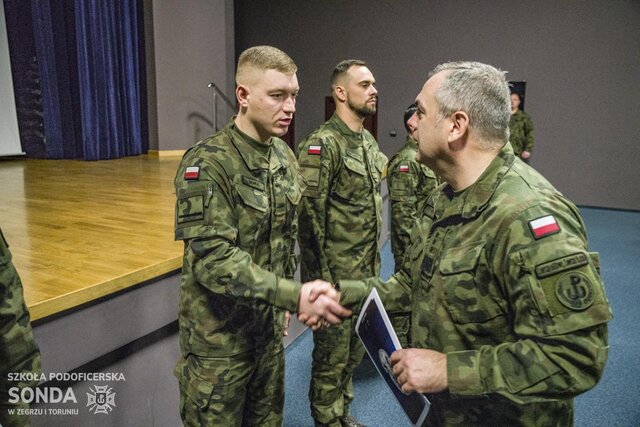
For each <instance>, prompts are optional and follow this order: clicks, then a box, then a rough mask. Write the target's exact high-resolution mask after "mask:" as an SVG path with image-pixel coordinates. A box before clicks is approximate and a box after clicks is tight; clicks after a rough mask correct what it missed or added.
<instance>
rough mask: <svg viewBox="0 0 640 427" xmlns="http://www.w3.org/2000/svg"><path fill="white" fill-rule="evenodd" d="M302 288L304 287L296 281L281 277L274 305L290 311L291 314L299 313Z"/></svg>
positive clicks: (278, 280) (278, 281)
mask: <svg viewBox="0 0 640 427" xmlns="http://www.w3.org/2000/svg"><path fill="white" fill-rule="evenodd" d="M300 288H302V285H301V284H300V283H298V282H296V281H295V280H291V279H284V278H281V277H279V278H278V279H277V288H276V298H275V301H274V302H273V304H274V305H275V306H276V307H281V308H284V309H286V310H289V311H290V312H291V313H297V312H298V302H299V301H300Z"/></svg>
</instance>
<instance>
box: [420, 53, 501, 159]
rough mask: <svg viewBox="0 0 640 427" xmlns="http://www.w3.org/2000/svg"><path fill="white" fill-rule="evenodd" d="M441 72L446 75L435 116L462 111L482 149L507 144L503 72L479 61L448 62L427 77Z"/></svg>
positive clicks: (438, 92)
mask: <svg viewBox="0 0 640 427" xmlns="http://www.w3.org/2000/svg"><path fill="white" fill-rule="evenodd" d="M441 71H447V72H448V74H447V76H446V77H445V79H444V81H443V82H442V84H441V85H440V88H439V89H438V91H437V93H436V102H437V103H438V115H439V116H440V117H447V116H449V115H451V114H453V113H454V112H456V111H464V112H465V113H467V115H468V116H469V129H470V130H471V131H472V132H475V133H476V134H477V136H478V137H479V138H480V140H481V142H480V146H481V147H483V148H487V149H495V148H496V146H500V147H502V145H504V144H506V143H507V141H509V119H510V118H511V100H510V94H509V83H507V81H506V79H505V75H506V72H505V71H501V70H498V69H497V68H494V67H492V66H491V65H487V64H482V63H480V62H448V63H445V64H440V65H438V66H437V67H436V68H434V69H433V71H431V73H429V78H431V77H432V76H433V75H435V74H437V73H440V72H441Z"/></svg>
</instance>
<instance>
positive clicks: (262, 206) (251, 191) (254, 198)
mask: <svg viewBox="0 0 640 427" xmlns="http://www.w3.org/2000/svg"><path fill="white" fill-rule="evenodd" d="M237 190H238V195H239V196H240V198H241V199H242V201H243V202H244V203H245V204H246V205H247V206H251V207H252V208H254V209H257V210H259V211H260V212H267V211H268V210H269V200H268V199H267V195H266V194H265V193H264V192H262V191H260V190H258V189H256V188H252V187H249V186H247V185H244V184H239V185H238V186H237Z"/></svg>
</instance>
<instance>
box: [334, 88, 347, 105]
mask: <svg viewBox="0 0 640 427" xmlns="http://www.w3.org/2000/svg"><path fill="white" fill-rule="evenodd" d="M333 96H334V97H335V98H336V99H337V100H339V101H340V102H345V101H346V100H347V91H346V90H345V88H344V87H342V86H336V87H334V88H333Z"/></svg>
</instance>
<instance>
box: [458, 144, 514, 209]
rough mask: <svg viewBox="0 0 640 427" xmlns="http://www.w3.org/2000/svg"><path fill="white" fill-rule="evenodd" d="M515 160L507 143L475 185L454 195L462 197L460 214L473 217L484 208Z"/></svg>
mask: <svg viewBox="0 0 640 427" xmlns="http://www.w3.org/2000/svg"><path fill="white" fill-rule="evenodd" d="M514 161H515V155H514V154H513V150H512V149H511V146H510V145H508V144H507V145H505V146H504V147H503V148H502V149H501V150H500V152H499V153H498V155H497V156H496V157H495V159H493V161H492V162H491V163H490V164H489V166H488V167H487V169H486V170H485V171H484V172H483V173H482V175H480V178H479V179H478V180H477V181H476V182H475V183H474V184H473V185H471V186H470V187H469V188H467V189H465V190H463V191H462V192H461V193H457V194H455V195H454V196H453V197H454V198H458V197H460V198H461V200H460V202H459V203H460V207H461V212H460V215H461V216H462V217H463V218H473V217H475V216H476V215H478V214H479V213H480V212H482V211H483V210H484V208H485V207H486V206H487V204H488V203H489V200H490V199H491V197H492V196H493V193H494V192H495V191H496V188H497V187H498V185H499V184H500V182H501V181H502V178H503V177H504V175H505V174H506V173H507V172H508V171H509V169H511V167H512V166H513V162H514Z"/></svg>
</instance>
